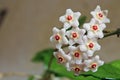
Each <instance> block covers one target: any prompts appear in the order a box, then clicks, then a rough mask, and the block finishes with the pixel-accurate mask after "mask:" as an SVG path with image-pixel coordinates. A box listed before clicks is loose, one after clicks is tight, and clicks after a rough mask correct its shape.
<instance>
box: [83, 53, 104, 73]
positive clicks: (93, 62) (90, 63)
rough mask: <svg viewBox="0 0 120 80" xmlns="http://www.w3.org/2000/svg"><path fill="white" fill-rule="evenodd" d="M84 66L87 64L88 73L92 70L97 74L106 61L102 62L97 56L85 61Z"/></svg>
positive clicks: (85, 69) (85, 68)
mask: <svg viewBox="0 0 120 80" xmlns="http://www.w3.org/2000/svg"><path fill="white" fill-rule="evenodd" d="M84 64H85V67H84V71H86V72H87V71H89V70H91V71H92V72H96V71H97V69H98V67H99V66H101V65H103V64H104V61H101V60H100V59H99V56H98V55H96V56H95V57H94V58H92V59H89V60H85V61H84Z"/></svg>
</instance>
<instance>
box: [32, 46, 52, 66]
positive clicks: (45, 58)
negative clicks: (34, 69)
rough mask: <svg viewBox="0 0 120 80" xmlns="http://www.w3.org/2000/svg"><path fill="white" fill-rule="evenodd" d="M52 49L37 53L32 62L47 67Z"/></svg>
mask: <svg viewBox="0 0 120 80" xmlns="http://www.w3.org/2000/svg"><path fill="white" fill-rule="evenodd" d="M53 51H54V49H52V48H48V49H45V50H42V51H39V52H37V53H36V54H35V56H34V57H33V58H32V62H43V63H44V64H45V65H48V62H49V60H50V57H51V55H53Z"/></svg>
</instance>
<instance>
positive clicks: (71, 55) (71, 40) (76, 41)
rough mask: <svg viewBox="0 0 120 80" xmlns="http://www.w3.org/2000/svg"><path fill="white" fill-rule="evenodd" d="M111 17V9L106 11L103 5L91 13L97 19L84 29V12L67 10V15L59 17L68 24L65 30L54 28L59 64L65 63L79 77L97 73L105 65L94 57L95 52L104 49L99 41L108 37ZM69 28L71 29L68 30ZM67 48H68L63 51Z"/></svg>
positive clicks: (93, 19)
mask: <svg viewBox="0 0 120 80" xmlns="http://www.w3.org/2000/svg"><path fill="white" fill-rule="evenodd" d="M107 14H108V11H107V10H103V11H102V10H101V9H100V6H97V7H96V9H95V10H94V11H92V12H91V15H92V16H93V18H92V19H91V21H90V22H89V23H85V24H84V25H83V28H84V29H80V28H79V27H78V26H79V21H78V19H79V17H80V15H81V13H80V12H73V11H72V10H71V9H67V10H66V14H65V15H63V16H61V17H60V18H59V21H61V22H62V23H63V24H64V26H63V28H62V29H58V28H56V27H54V28H53V35H52V36H51V37H50V41H51V42H53V43H54V44H55V45H56V48H57V49H58V50H57V51H55V52H54V56H55V57H56V59H57V60H58V63H60V64H63V65H64V66H65V67H66V68H67V70H68V71H73V72H74V73H75V75H79V74H80V72H87V71H89V70H91V71H93V72H96V71H97V68H98V67H99V66H101V65H103V64H104V61H101V60H100V59H99V56H98V55H96V56H93V55H94V52H95V51H98V50H100V49H101V46H100V45H99V44H98V42H97V40H98V39H99V38H103V37H104V34H103V30H104V29H105V27H106V25H105V23H109V22H110V20H109V19H108V18H107ZM69 28H71V29H70V30H68V29H69ZM65 45H68V46H67V48H66V49H63V46H65Z"/></svg>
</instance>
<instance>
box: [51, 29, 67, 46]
mask: <svg viewBox="0 0 120 80" xmlns="http://www.w3.org/2000/svg"><path fill="white" fill-rule="evenodd" d="M65 33H66V30H65V29H61V30H59V29H57V28H56V27H54V28H53V35H52V36H51V37H50V41H51V42H53V43H55V44H56V48H61V46H62V45H63V44H68V40H67V38H66V36H65Z"/></svg>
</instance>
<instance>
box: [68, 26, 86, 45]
mask: <svg viewBox="0 0 120 80" xmlns="http://www.w3.org/2000/svg"><path fill="white" fill-rule="evenodd" d="M84 34H85V30H84V29H79V28H73V29H71V30H69V31H67V33H66V35H67V37H68V38H69V45H73V44H75V43H78V44H81V43H82V42H83V40H82V38H83V35H84Z"/></svg>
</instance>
